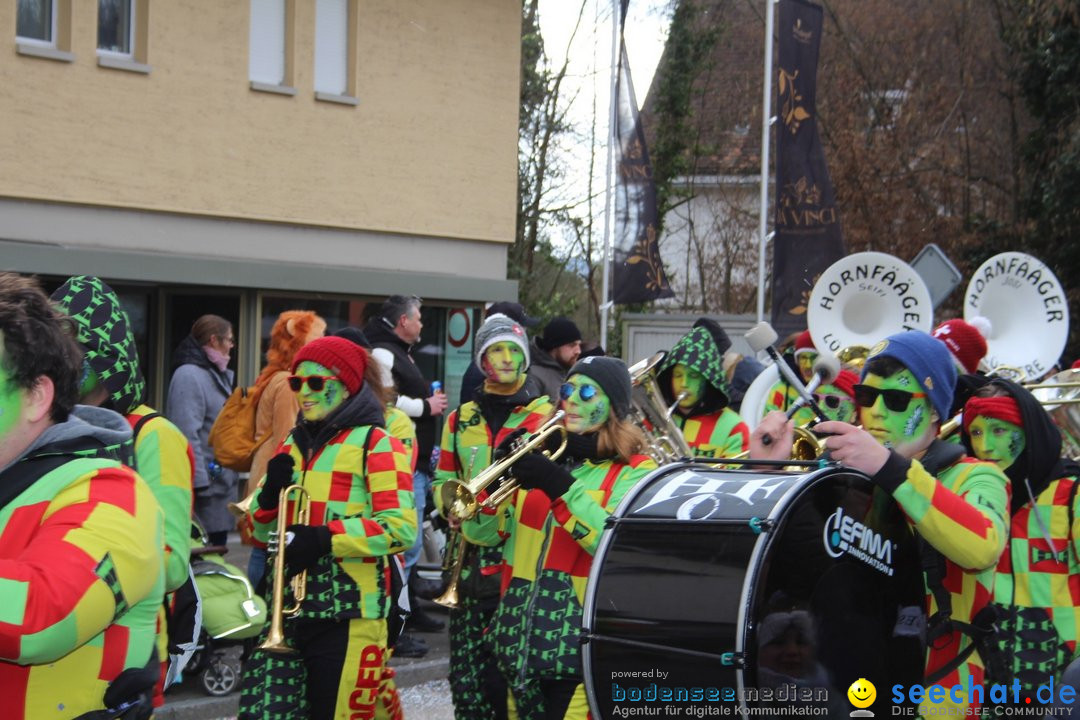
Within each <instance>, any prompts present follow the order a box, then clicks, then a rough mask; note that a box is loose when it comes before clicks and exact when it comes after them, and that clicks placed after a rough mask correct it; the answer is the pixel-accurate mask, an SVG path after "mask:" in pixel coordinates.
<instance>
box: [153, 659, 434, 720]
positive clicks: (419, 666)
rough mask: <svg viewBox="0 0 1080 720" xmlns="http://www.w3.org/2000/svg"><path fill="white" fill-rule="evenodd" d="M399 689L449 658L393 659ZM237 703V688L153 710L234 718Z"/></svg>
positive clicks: (173, 715)
mask: <svg viewBox="0 0 1080 720" xmlns="http://www.w3.org/2000/svg"><path fill="white" fill-rule="evenodd" d="M390 667H392V668H393V669H394V672H395V679H396V680H397V686H398V688H399V689H404V688H408V687H412V686H414V685H422V684H424V683H427V682H431V681H432V680H442V679H443V678H445V677H446V676H447V675H448V674H449V673H450V659H449V658H447V657H440V658H432V659H431V660H415V661H408V662H403V663H402V664H400V665H398V664H396V663H394V662H393V661H392V660H391V662H390ZM239 706H240V693H239V691H237V692H234V693H232V694H231V695H227V696H226V697H202V698H194V699H184V700H178V701H176V702H166V703H165V705H164V706H163V707H160V708H158V709H157V710H156V711H155V712H154V720H227V719H228V718H235V717H236V715H237V712H238V711H239Z"/></svg>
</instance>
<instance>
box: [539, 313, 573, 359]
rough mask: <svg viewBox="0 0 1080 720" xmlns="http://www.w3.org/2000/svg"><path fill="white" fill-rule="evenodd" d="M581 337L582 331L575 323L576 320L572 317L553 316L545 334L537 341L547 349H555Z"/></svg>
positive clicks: (545, 329)
mask: <svg viewBox="0 0 1080 720" xmlns="http://www.w3.org/2000/svg"><path fill="white" fill-rule="evenodd" d="M580 339H581V331H580V330H578V326H577V325H575V324H574V321H573V320H571V319H570V318H564V317H557V318H552V319H551V320H550V321H549V322H548V324H547V327H545V328H544V335H543V337H542V338H541V341H540V342H539V343H537V344H538V345H539V346H540V347H542V348H544V349H545V350H549V351H550V350H554V349H555V348H557V347H562V346H563V345H567V344H569V343H572V342H577V341H578V340H580Z"/></svg>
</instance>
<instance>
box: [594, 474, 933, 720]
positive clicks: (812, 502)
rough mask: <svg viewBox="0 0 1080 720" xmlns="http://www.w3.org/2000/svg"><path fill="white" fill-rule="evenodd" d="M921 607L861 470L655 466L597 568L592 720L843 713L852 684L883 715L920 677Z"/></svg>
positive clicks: (901, 548) (879, 501)
mask: <svg viewBox="0 0 1080 720" xmlns="http://www.w3.org/2000/svg"><path fill="white" fill-rule="evenodd" d="M923 597H924V596H923V584H922V574H921V567H920V564H919V562H918V559H917V555H916V553H915V543H914V541H913V535H912V533H911V531H910V530H909V528H908V527H907V525H906V523H905V521H904V518H903V515H902V514H901V513H900V511H899V509H898V508H897V507H896V505H895V503H893V501H892V499H891V498H890V497H889V496H888V495H887V494H885V493H883V492H881V491H880V490H877V489H876V488H875V487H874V485H873V484H872V483H871V482H870V481H869V479H868V478H866V476H864V475H862V474H860V473H855V472H851V471H846V470H840V469H836V468H830V469H825V470H820V471H816V472H814V473H810V474H807V475H789V474H763V473H754V472H750V471H730V470H718V469H713V468H708V469H706V468H702V467H692V466H687V465H681V466H669V467H668V468H663V469H661V470H660V471H658V472H657V473H656V474H654V475H653V476H651V477H650V478H649V479H647V480H646V481H644V482H643V483H641V484H639V485H638V486H637V487H636V488H635V489H634V490H633V491H632V492H631V494H630V495H628V497H627V498H626V499H625V500H624V502H623V504H622V506H621V507H620V508H619V510H618V511H617V512H616V513H615V515H614V517H613V520H612V527H611V529H610V531H609V532H608V533H607V534H606V536H605V539H604V541H602V544H601V547H600V548H599V549H598V551H597V555H596V557H595V558H594V562H593V568H592V575H591V576H590V579H589V588H588V592H587V595H586V607H585V618H586V621H585V622H586V635H587V644H586V645H585V653H584V655H585V670H586V686H587V689H588V691H589V699H590V704H591V706H592V709H593V712H594V716H595V717H599V718H611V717H619V716H623V715H625V712H624V711H626V710H627V709H628V708H631V707H637V708H641V707H646V706H647V707H652V708H659V707H660V706H675V707H673V708H672V710H671V711H665V710H661V711H660V712H661V713H663V712H668V714H669V715H670V712H674V711H675V710H676V708H677V709H678V716H684V717H690V716H692V715H693V716H698V715H697V714H696V711H695V710H694V709H701V711H702V712H706V713H710V712H711V713H714V714H715V712H716V710H715V709H719V711H720V712H721V713H723V714H733V713H735V712H736V709H735V708H737V707H745V708H754V707H763V708H780V707H787V706H792V705H810V706H814V707H818V708H821V710H820V713H819V714H822V715H827V716H828V717H846V716H847V714H848V713H849V712H850V711H851V710H852V709H853V708H852V707H851V705H850V704H848V702H847V696H846V692H847V688H848V686H850V685H851V684H852V683H853V682H854V681H855V680H857V679H859V678H866V679H868V680H870V681H871V682H874V683H876V684H877V687H878V688H879V698H880V696H881V695H884V697H883V698H881V699H879V700H878V701H877V703H876V704H875V705H874V706H872V707H871V708H870V709H871V710H873V711H875V712H879V711H880V713H881V714H880V715H878V716H879V717H882V716H884V715H888V714H889V713H890V712H891V710H889V709H888V708H889V706H890V703H889V700H890V699H891V697H890V696H889V694H888V693H885V692H884V689H885V688H887V687H890V686H891V685H892V684H894V683H905V684H911V683H918V682H919V681H920V679H921V677H922V662H923V650H922V641H921V639H920V636H919V631H920V626H919V621H920V619H921V618H922V616H923V615H922V614H923ZM635 698H636V699H635ZM692 708H694V709H692ZM705 708H709V709H710V710H705ZM639 712H640V711H639Z"/></svg>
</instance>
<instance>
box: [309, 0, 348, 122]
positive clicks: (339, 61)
mask: <svg viewBox="0 0 1080 720" xmlns="http://www.w3.org/2000/svg"><path fill="white" fill-rule="evenodd" d="M356 5H357V4H356V0H315V97H316V98H318V99H320V100H331V101H337V102H348V103H349V104H355V95H356V87H355V85H356V74H355V71H354V67H355V65H356V12H357V8H356Z"/></svg>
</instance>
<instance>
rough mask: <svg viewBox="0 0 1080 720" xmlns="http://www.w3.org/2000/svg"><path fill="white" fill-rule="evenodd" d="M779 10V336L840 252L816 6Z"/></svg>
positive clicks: (794, 324)
mask: <svg viewBox="0 0 1080 720" xmlns="http://www.w3.org/2000/svg"><path fill="white" fill-rule="evenodd" d="M778 5H779V11H778V12H779V25H778V27H779V36H778V41H779V45H780V47H779V67H780V70H779V73H778V78H777V95H778V104H779V110H780V113H779V119H780V121H781V122H779V123H777V126H776V127H777V139H776V209H775V218H774V230H775V233H776V234H775V235H774V237H773V275H772V281H773V288H772V290H773V293H772V326H773V327H774V328H775V329H776V331H777V333H779V334H780V336H781V337H784V336H785V335H787V334H790V333H792V332H797V331H800V330H804V329H806V308H807V304H808V302H809V300H810V291H811V290H813V288H814V283H816V282H817V279H818V277H819V276H820V275H821V273H823V272H824V271H825V269H826V268H828V267H829V266H830V265H832V264H833V263H834V262H836V261H837V260H839V259H840V258H842V257H843V256H844V255H845V250H844V240H843V237H842V236H841V234H840V218H839V216H838V215H837V211H836V197H835V194H834V193H833V187H832V182H830V181H829V171H828V168H826V166H825V153H824V150H823V149H822V147H821V138H820V137H819V136H818V129H817V105H816V96H817V63H818V49H819V46H820V43H821V29H822V24H823V23H822V11H821V6H819V5H814V4H812V3H809V2H806V1H805V0H780V2H779V3H778Z"/></svg>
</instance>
